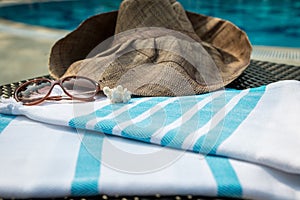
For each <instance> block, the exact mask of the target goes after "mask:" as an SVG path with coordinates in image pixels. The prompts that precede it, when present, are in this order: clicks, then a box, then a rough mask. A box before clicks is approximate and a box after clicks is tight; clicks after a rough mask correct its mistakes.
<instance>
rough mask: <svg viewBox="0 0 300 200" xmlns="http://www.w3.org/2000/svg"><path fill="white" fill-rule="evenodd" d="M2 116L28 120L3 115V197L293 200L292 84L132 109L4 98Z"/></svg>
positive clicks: (297, 106)
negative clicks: (28, 102) (164, 196)
mask: <svg viewBox="0 0 300 200" xmlns="http://www.w3.org/2000/svg"><path fill="white" fill-rule="evenodd" d="M0 112H2V113H6V114H8V113H10V114H15V115H25V116H26V117H28V118H31V119H33V120H35V121H32V120H29V119H28V118H25V117H23V116H18V117H14V116H11V115H1V116H0V132H1V133H0V160H1V165H0V177H1V179H0V196H3V197H22V198H24V197H53V196H54V197H55V196H64V195H70V194H72V195H88V194H89V195H91V194H99V193H101V194H123V195H125V194H126V195H131V194H143V195H147V194H148V195H149V194H152V195H153V194H156V193H160V194H192V195H196V194H197V195H208V196H228V197H242V198H254V199H256V198H257V199H262V198H263V199H275V198H277V199H295V198H300V159H298V158H299V153H300V131H299V130H300V129H299V128H300V124H299V123H298V122H299V113H300V82H299V81H281V82H277V83H273V84H270V85H268V86H263V87H260V88H253V89H248V90H242V91H238V90H226V91H218V92H213V93H209V94H205V95H197V96H189V97H172V98H170V97H169V98H167V97H157V98H136V99H132V101H131V102H130V103H129V104H110V103H109V101H107V100H103V99H102V100H101V99H100V100H97V101H95V102H90V103H75V104H70V103H69V104H67V103H57V102H55V103H45V104H41V105H40V106H21V105H19V104H17V105H16V104H14V103H11V102H5V103H2V104H0ZM37 121H39V122H37ZM40 122H42V123H40ZM43 122H44V123H43ZM46 123H49V124H53V125H56V126H53V125H47V124H46ZM57 125H59V126H57ZM68 126H71V127H75V128H77V129H72V128H70V127H68ZM33 130H34V131H33ZM89 130H94V131H95V132H91V131H89ZM100 132H104V133H106V135H105V136H104V135H103V134H101V133H100ZM76 133H78V134H76ZM109 134H113V135H118V136H122V137H123V138H122V137H113V136H108V135H109ZM124 137H127V138H132V139H135V140H139V141H143V142H147V143H155V144H159V145H151V144H146V143H142V142H138V141H133V140H127V139H124ZM81 141H82V142H81ZM165 146H168V147H169V146H170V147H174V148H177V149H178V150H176V149H173V148H168V147H165ZM185 150H188V151H185ZM199 152H200V153H201V154H199ZM206 154H209V156H205V155H206ZM213 155H218V156H213ZM231 158H233V159H231ZM239 160H243V161H239ZM99 161H101V162H99ZM254 163H255V164H254Z"/></svg>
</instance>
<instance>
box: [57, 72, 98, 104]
mask: <svg viewBox="0 0 300 200" xmlns="http://www.w3.org/2000/svg"><path fill="white" fill-rule="evenodd" d="M62 84H63V87H64V89H65V91H66V92H67V93H69V94H70V95H71V96H73V97H75V98H80V99H90V98H92V97H94V96H95V95H96V93H97V88H98V85H97V83H96V82H94V81H92V80H90V79H87V78H84V77H69V78H66V79H64V81H63V83H62Z"/></svg>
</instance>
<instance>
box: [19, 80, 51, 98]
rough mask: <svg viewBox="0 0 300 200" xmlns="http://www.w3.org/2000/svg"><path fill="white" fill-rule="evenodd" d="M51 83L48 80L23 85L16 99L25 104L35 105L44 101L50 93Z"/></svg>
mask: <svg viewBox="0 0 300 200" xmlns="http://www.w3.org/2000/svg"><path fill="white" fill-rule="evenodd" d="M50 88H51V82H50V81H49V80H47V79H42V80H33V81H30V82H27V83H25V84H24V85H22V86H21V87H20V88H19V89H18V91H17V93H16V97H17V99H18V100H19V101H21V102H23V103H25V104H26V103H35V102H38V101H40V100H42V99H43V98H44V97H45V96H46V95H47V94H48V92H49V90H50Z"/></svg>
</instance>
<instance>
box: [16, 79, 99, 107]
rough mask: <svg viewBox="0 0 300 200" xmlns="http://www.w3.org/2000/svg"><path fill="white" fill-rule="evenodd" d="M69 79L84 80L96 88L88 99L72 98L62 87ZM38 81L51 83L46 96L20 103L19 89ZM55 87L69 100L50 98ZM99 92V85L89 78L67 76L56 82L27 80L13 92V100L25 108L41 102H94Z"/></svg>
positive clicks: (58, 97)
mask: <svg viewBox="0 0 300 200" xmlns="http://www.w3.org/2000/svg"><path fill="white" fill-rule="evenodd" d="M70 78H74V79H78V78H82V79H86V80H88V81H90V82H92V83H94V84H95V88H96V90H95V94H94V95H93V96H91V97H88V98H80V97H74V96H72V95H71V94H70V93H68V92H67V90H66V89H65V88H64V86H63V84H62V83H63V82H64V81H65V80H66V79H70ZM38 81H48V82H49V83H51V85H50V89H49V91H48V92H47V93H46V95H45V96H44V97H43V98H41V99H40V100H37V101H33V102H22V100H20V99H19V97H18V94H19V93H20V91H21V89H23V88H24V87H25V86H27V85H29V84H30V83H34V82H38ZM55 85H59V86H60V87H61V89H62V90H63V91H64V93H65V94H66V95H67V96H68V97H69V98H68V97H63V96H50V94H51V92H52V90H53V88H54V86H55ZM99 91H100V85H99V83H97V82H96V81H94V80H92V79H90V78H87V77H84V76H67V77H64V78H62V79H58V80H51V79H48V78H38V79H33V80H29V81H27V82H25V83H23V84H22V85H20V86H19V87H18V88H17V89H16V90H15V92H14V98H15V100H16V101H18V102H22V103H23V105H27V106H33V105H37V104H40V103H42V102H43V101H46V100H53V101H60V100H64V99H68V100H80V101H94V100H95V98H94V97H95V96H96V94H97V93H98V92H99Z"/></svg>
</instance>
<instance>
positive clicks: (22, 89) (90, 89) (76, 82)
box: [14, 76, 100, 106]
mask: <svg viewBox="0 0 300 200" xmlns="http://www.w3.org/2000/svg"><path fill="white" fill-rule="evenodd" d="M55 85H59V86H60V87H61V89H62V91H63V92H64V93H65V95H64V96H63V94H62V92H61V90H57V91H54V93H58V94H54V95H51V96H50V94H51V92H53V88H54V86H55ZM99 91H100V87H99V84H98V83H97V82H96V81H93V80H91V79H89V78H86V77H82V76H68V77H65V78H63V79H60V80H56V81H54V80H50V79H47V78H39V79H34V80H30V81H28V82H26V83H24V84H22V85H20V86H19V87H18V88H17V89H16V90H15V93H14V98H15V99H16V101H19V102H22V103H23V105H28V106H31V105H37V104H39V103H42V102H43V101H46V100H53V101H59V100H65V99H67V100H73V99H74V100H80V101H94V99H95V98H94V97H95V95H96V94H97V93H98V92H99Z"/></svg>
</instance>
